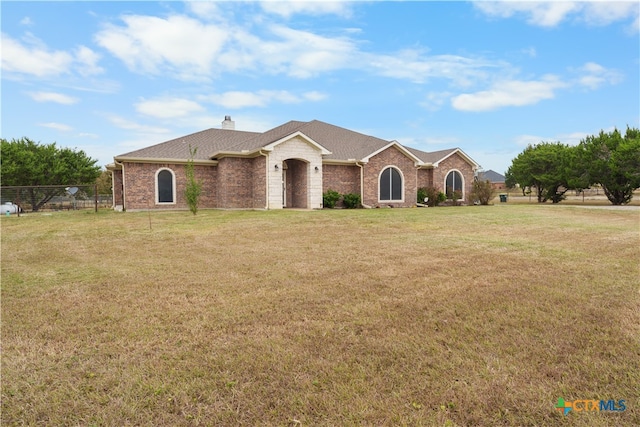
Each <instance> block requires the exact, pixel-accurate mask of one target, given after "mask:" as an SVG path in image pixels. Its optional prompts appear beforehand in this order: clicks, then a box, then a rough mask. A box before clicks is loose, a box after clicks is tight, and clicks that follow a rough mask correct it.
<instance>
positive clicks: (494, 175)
mask: <svg viewBox="0 0 640 427" xmlns="http://www.w3.org/2000/svg"><path fill="white" fill-rule="evenodd" d="M478 179H481V180H483V181H484V180H487V179H488V180H489V181H490V182H504V180H505V178H504V175H501V174H499V173H498V172H496V171H494V170H491V169H489V170H488V171H483V172H479V173H478Z"/></svg>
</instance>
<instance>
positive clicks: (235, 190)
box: [216, 157, 254, 209]
mask: <svg viewBox="0 0 640 427" xmlns="http://www.w3.org/2000/svg"><path fill="white" fill-rule="evenodd" d="M253 160H254V159H245V158H238V157H225V158H222V159H220V160H219V161H218V181H217V184H218V185H217V196H218V198H217V201H216V207H217V208H222V209H231V208H241V209H242V208H244V209H248V208H253V207H254V201H253V193H254V182H253V175H254V174H253V171H254V165H253Z"/></svg>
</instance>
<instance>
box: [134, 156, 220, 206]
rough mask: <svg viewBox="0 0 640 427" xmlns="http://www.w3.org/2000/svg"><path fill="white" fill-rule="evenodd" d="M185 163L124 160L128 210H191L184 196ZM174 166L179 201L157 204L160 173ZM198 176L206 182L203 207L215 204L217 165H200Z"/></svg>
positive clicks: (201, 201) (197, 167) (185, 182)
mask: <svg viewBox="0 0 640 427" xmlns="http://www.w3.org/2000/svg"><path fill="white" fill-rule="evenodd" d="M184 166H185V165H183V164H174V163H161V164H157V163H129V162H126V163H124V174H125V177H124V185H125V209H130V210H136V209H149V208H155V209H187V208H188V205H187V202H186V200H185V197H184V192H185V189H186V184H187V178H186V175H185V171H184ZM159 169H170V170H172V171H173V173H174V176H175V189H176V191H175V194H174V201H175V203H167V204H164V203H163V204H156V182H155V179H156V172H157V171H158V170H159ZM194 172H195V177H196V179H197V180H199V181H200V182H202V196H201V197H200V204H199V207H200V208H212V207H214V201H215V198H216V167H212V166H201V165H196V166H195V167H194Z"/></svg>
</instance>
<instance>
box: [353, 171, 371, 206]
mask: <svg viewBox="0 0 640 427" xmlns="http://www.w3.org/2000/svg"><path fill="white" fill-rule="evenodd" d="M356 166H358V167H359V168H360V204H361V205H362V207H363V208H365V209H371V206H369V205H365V204H364V165H363V164H362V163H360V162H356Z"/></svg>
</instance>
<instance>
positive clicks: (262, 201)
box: [251, 156, 267, 209]
mask: <svg viewBox="0 0 640 427" xmlns="http://www.w3.org/2000/svg"><path fill="white" fill-rule="evenodd" d="M266 167H267V158H266V157H264V156H258V157H256V158H255V159H252V162H251V170H252V173H253V206H252V208H254V209H264V208H265V207H266V205H267V175H266V173H267V171H266Z"/></svg>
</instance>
